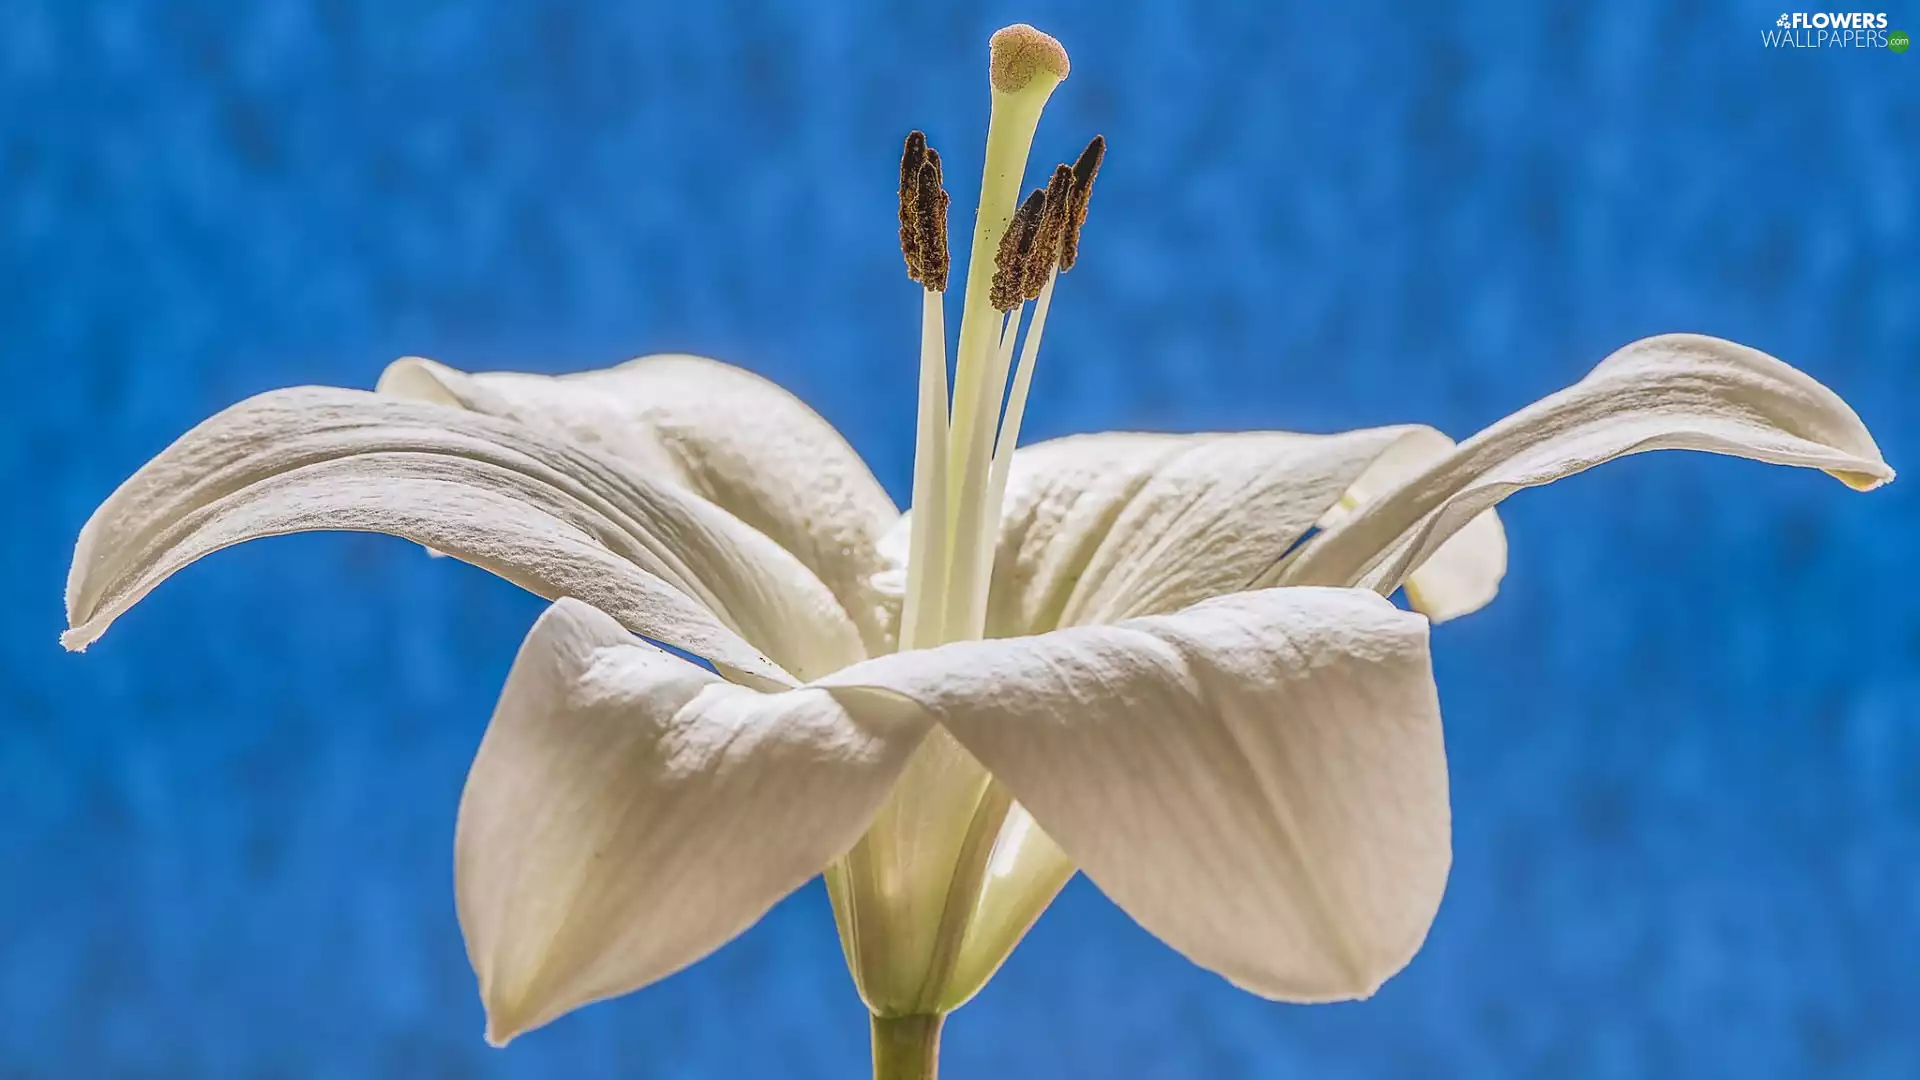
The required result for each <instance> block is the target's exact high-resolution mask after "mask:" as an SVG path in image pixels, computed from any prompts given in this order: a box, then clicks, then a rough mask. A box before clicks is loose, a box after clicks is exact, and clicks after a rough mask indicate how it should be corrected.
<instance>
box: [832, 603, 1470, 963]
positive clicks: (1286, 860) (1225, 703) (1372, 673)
mask: <svg viewBox="0 0 1920 1080" xmlns="http://www.w3.org/2000/svg"><path fill="white" fill-rule="evenodd" d="M818 685H824V686H831V687H837V688H841V690H840V691H839V694H840V696H841V698H842V700H843V701H848V702H850V703H851V702H853V701H855V700H857V699H856V698H852V697H849V696H848V695H847V691H848V690H851V689H853V688H860V689H861V690H863V691H865V692H867V693H871V694H873V695H874V696H876V697H893V696H900V697H904V698H905V699H906V700H907V701H910V702H912V703H914V704H915V705H917V706H918V707H919V708H921V709H924V710H926V711H927V712H929V713H930V714H931V715H932V716H934V717H935V718H936V719H937V720H938V721H939V722H940V723H941V724H943V725H944V726H945V728H946V730H947V731H948V732H950V733H951V734H952V735H953V736H954V737H955V738H956V739H958V740H959V742H960V743H961V745H962V746H964V747H965V748H966V749H967V750H968V751H969V752H971V753H972V754H973V755H974V756H975V757H976V758H978V759H979V761H980V762H981V763H982V764H983V765H985V766H986V768H987V769H988V770H989V771H990V772H991V773H992V774H993V775H994V777H995V778H996V779H997V780H999V781H1000V782H1001V783H1003V784H1005V785H1006V786H1007V788H1008V789H1010V791H1011V792H1012V794H1013V796H1014V798H1016V799H1018V800H1019V802H1020V804H1021V805H1022V806H1024V807H1025V808H1026V809H1027V810H1028V811H1030V812H1031V813H1032V815H1033V818H1034V820H1035V821H1036V822H1037V823H1038V824H1039V826H1040V827H1042V828H1044V829H1045V830H1046V834H1047V835H1048V836H1050V837H1051V838H1052V840H1053V841H1055V842H1057V843H1058V845H1059V847H1060V848H1061V849H1062V850H1063V851H1064V852H1065V854H1066V856H1067V857H1069V858H1071V859H1072V860H1073V861H1074V862H1076V863H1078V864H1079V865H1080V866H1081V867H1082V869H1084V870H1085V872H1086V873H1087V875H1088V876H1089V877H1090V878H1092V879H1093V881H1094V882H1095V883H1096V884H1098V885H1099V886H1100V887H1101V889H1103V890H1104V891H1105V892H1106V893H1107V895H1108V896H1110V897H1112V898H1113V900H1114V901H1115V902H1116V903H1118V904H1119V905H1120V906H1121V907H1122V908H1124V909H1126V911H1127V912H1128V913H1129V914H1131V915H1132V916H1133V917H1134V918H1135V919H1136V920H1138V921H1139V922H1140V924H1141V925H1142V926H1144V927H1146V928H1147V929H1148V930H1150V931H1152V932H1153V933H1154V934H1156V935H1158V936H1159V937H1160V938H1161V939H1163V940H1164V941H1166V942H1167V943H1168V944H1170V945H1172V946H1173V947H1174V948H1176V949H1178V950H1180V951H1181V952H1182V953H1184V954H1185V955H1187V956H1188V957H1189V958H1191V959H1192V960H1194V961H1195V962H1196V963H1199V964H1201V965H1203V966H1205V967H1207V968H1210V969H1212V970H1214V971H1216V972H1219V973H1220V974H1222V975H1224V976H1226V977H1227V978H1229V979H1231V980H1232V981H1234V982H1235V983H1237V984H1239V985H1241V986H1243V987H1245V988H1246V989H1249V990H1252V991H1254V992H1256V993H1259V994H1263V995H1266V996H1269V997H1275V998H1283V999H1287V1000H1292V1001H1326V1000H1335V999H1342V998H1353V997H1364V996H1366V995H1367V994H1370V993H1371V992H1372V991H1373V990H1374V989H1375V988H1377V987H1378V986H1379V985H1380V984H1381V983H1382V982H1383V981H1384V980H1385V979H1386V978H1387V977H1389V976H1390V975H1392V974H1393V973H1394V972H1396V971H1398V970H1399V969H1400V968H1401V967H1403V966H1404V965H1405V964H1406V963H1407V961H1408V960H1409V959H1411V958H1412V956H1413V954H1414V952H1415V951H1416V950H1417V949H1418V948H1419V946H1420V943H1421V942H1422V941H1423V940H1424V939H1425V936H1426V932H1427V928H1428V926H1429V925H1430V924H1431V922H1432V920H1433V917H1434V913H1435V912H1436V910H1437V909H1438V907H1439V903H1440V896H1441V893H1442V891H1443V889H1444V887H1445V883H1446V877H1447V870H1448V866H1449V863H1450V860H1451V850H1450V840H1449V829H1450V817H1449V810H1448V804H1447V774H1446V756H1445V751H1444V747H1443V745H1442V741H1441V733H1440V712H1439V703H1438V701H1437V698H1436V694H1435V690H1434V685H1433V678H1432V672H1431V668H1430V665H1429V661H1428V656H1427V620H1425V619H1424V618H1421V617H1420V616H1418V615H1413V614H1409V613H1407V612H1402V611H1399V610H1398V609H1396V608H1394V607H1393V606H1392V605H1391V604H1389V603H1387V602H1386V601H1385V600H1384V599H1381V598H1380V597H1379V596H1376V595H1373V594H1370V593H1367V592H1365V591H1362V590H1349V589H1274V590H1267V591H1263V592H1252V593H1238V594H1234V595H1230V596H1224V597H1220V598H1218V599H1214V600H1209V601H1206V602H1203V603H1201V604H1198V605H1195V606H1193V607H1190V608H1188V609H1186V610H1184V611H1181V612H1178V613H1176V614H1173V615H1164V616H1153V617H1148V618H1141V619H1134V620H1130V621H1127V622H1124V623H1120V624H1118V625H1113V626H1084V627H1075V628H1071V629H1066V630H1059V631H1055V632H1053V633H1049V634H1044V635H1041V636H1039V637H1034V638H1025V639H1018V638H1016V639H999V640H988V641H980V642H967V643H960V644H953V645H945V646H941V647H940V648H937V649H929V650H924V651H918V652H909V653H901V654H897V655H894V656H887V657H881V658H879V659H875V660H870V661H867V662H865V663H862V664H859V665H856V666H854V667H852V668H849V669H847V670H846V671H842V672H838V673H836V674H834V675H831V676H828V677H827V678H826V679H824V680H821V682H820V683H819V684H818ZM1055 887H1057V883H1055Z"/></svg>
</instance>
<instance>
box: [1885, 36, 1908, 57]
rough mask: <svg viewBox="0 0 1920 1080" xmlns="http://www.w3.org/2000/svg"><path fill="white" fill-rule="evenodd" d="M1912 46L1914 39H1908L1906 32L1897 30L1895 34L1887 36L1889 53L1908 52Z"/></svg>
mask: <svg viewBox="0 0 1920 1080" xmlns="http://www.w3.org/2000/svg"><path fill="white" fill-rule="evenodd" d="M1910 44H1912V39H1910V38H1908V37H1907V32H1906V31H1905V30H1895V31H1894V32H1893V33H1891V34H1888V35H1887V51H1889V52H1897V53H1903V52H1906V51H1907V46H1908V45H1910Z"/></svg>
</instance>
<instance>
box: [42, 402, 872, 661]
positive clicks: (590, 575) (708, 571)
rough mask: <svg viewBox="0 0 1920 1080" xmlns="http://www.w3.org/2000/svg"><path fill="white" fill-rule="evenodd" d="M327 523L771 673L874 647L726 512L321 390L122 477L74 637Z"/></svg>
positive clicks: (93, 529)
mask: <svg viewBox="0 0 1920 1080" xmlns="http://www.w3.org/2000/svg"><path fill="white" fill-rule="evenodd" d="M318 529H342V530H353V531H370V532H384V533H390V534H392V535H396V536H402V537H406V538H407V539H410V540H413V541H415V542H417V543H420V544H424V545H426V546H428V547H430V548H433V549H435V550H438V551H442V552H445V553H447V554H449V555H452V556H454V557H456V558H459V559H461V560H463V561H466V562H469V563H472V564H474V565H476V566H479V567H481V568H482V569H485V570H489V571H491V572H493V573H495V574H498V575H500V576H501V577H504V578H506V579H507V580H509V581H512V582H514V583H515V584H517V585H520V586H521V587H523V588H526V589H529V590H531V591H533V592H536V593H539V594H540V595H542V596H546V597H549V598H553V597H558V596H562V595H566V596H576V597H580V598H582V599H585V600H588V601H590V602H592V603H594V604H596V605H598V606H600V607H601V608H603V609H604V610H606V611H609V612H612V613H614V614H615V615H617V616H618V617H619V618H620V620H621V621H622V622H623V623H624V624H625V625H627V626H628V628H629V629H631V630H633V631H635V632H637V633H641V634H645V635H647V636H649V637H652V638H655V639H656V640H660V641H664V642H667V643H668V644H671V645H674V646H676V647H678V648H682V649H685V650H687V651H689V652H692V653H695V654H697V655H700V656H702V657H705V658H707V659H709V660H711V661H712V662H713V663H714V664H715V665H716V666H719V667H721V668H723V669H724V670H726V671H728V672H729V673H731V674H735V675H738V676H739V677H741V678H744V679H748V680H750V681H752V682H754V683H755V684H756V685H760V686H781V685H791V684H792V683H793V679H792V678H791V677H790V676H788V675H787V670H791V671H793V672H795V673H797V674H798V675H799V676H800V677H802V678H805V677H807V676H809V675H813V674H818V673H821V672H824V671H830V670H833V669H835V668H838V667H841V666H843V665H845V664H847V663H849V662H851V661H852V660H855V659H857V658H858V657H859V656H861V655H862V650H861V648H860V645H859V642H858V639H857V636H856V635H855V633H854V630H853V628H852V626H851V625H850V624H849V623H848V621H847V619H846V618H845V616H844V615H843V614H842V613H841V612H840V609H839V606H838V604H836V603H835V602H834V600H833V597H832V596H831V595H829V594H828V593H827V591H826V589H825V588H824V587H823V586H822V585H821V584H820V583H819V581H818V580H816V579H815V578H814V577H813V575H812V574H811V573H809V572H808V571H807V569H806V568H805V567H804V566H801V565H800V564H799V562H798V561H797V560H795V559H794V558H793V557H792V556H790V555H788V554H787V553H786V552H785V551H783V550H782V549H781V548H780V547H779V546H778V545H776V544H774V543H773V542H772V541H770V540H768V539H767V538H766V537H765V536H762V535H761V534H759V533H758V532H756V531H754V530H753V529H751V528H748V527H747V526H745V525H743V524H742V523H740V522H739V521H737V520H735V519H734V518H732V517H731V516H730V515H728V514H727V513H726V512H725V511H722V510H720V509H719V508H717V507H714V506H712V505H711V504H709V503H706V502H704V501H703V500H700V499H697V498H693V497H691V496H690V495H688V494H687V493H685V492H683V491H681V490H680V489H678V488H676V487H674V486H672V485H668V484H660V483H656V482H653V481H650V480H647V479H646V478H644V477H640V476H637V475H635V474H634V472H633V470H632V469H630V468H628V467H626V466H624V465H622V464H620V463H619V462H616V461H614V460H612V459H610V458H607V457H605V456H603V455H600V454H597V453H595V452H593V451H590V450H587V449H584V448H582V447H578V446H575V445H572V444H570V443H567V442H566V441H564V440H560V439H556V438H553V437H551V436H548V435H545V434H543V433H541V432H538V431H535V430H533V429H531V428H527V427H525V426H523V425H520V424H516V423H513V422H511V421H505V420H497V419H494V418H491V417H487V416H482V415H478V414H475V413H469V412H465V411H462V410H459V409H450V408H445V407H442V406H437V405H426V404H421V403H418V402H411V401H400V400H396V399H393V398H388V397H380V396H377V395H374V394H370V393H365V392H362V391H356V390H337V389H332V388H326V387H302V388H295V389H290V390H277V391H273V392H271V393H267V394H262V395H260V396H258V397H255V398H250V399H248V400H247V401H244V402H241V403H240V404H238V405H235V406H233V407H232V408H229V409H227V410H225V411H224V412H222V413H220V414H219V415H217V416H214V417H213V418H212V419H209V420H207V421H206V422H205V423H202V424H201V425H200V426H198V427H196V428H194V429H193V430H192V431H190V432H188V433H187V434H186V435H184V436H182V437H181V438H180V439H179V440H178V441H177V442H175V443H174V444H173V445H172V446H170V447H168V448H167V449H166V450H164V451H162V452H161V454H160V455H159V456H158V457H156V458H155V459H154V460H152V461H150V462H148V463H147V464H146V465H145V466H144V467H142V468H141V469H140V471H139V472H137V473H136V474H134V476H133V477H132V478H130V479H129V480H127V482H126V483H124V484H122V485H121V486H120V488H119V490H117V491H115V492H114V494H113V495H112V496H111V497H110V498H108V499H107V501H106V502H105V503H104V504H102V505H101V507H100V508H99V509H98V510H96V511H95V512H94V514H93V517H92V518H91V519H90V520H89V521H88V522H87V524H86V527H85V528H84V529H82V531H81V533H80V539H79V542H78V544H77V545H76V548H75V551H74V561H73V568H72V570H71V572H70V574H69V576H68V582H67V617H68V622H69V625H70V626H71V627H72V629H70V630H68V631H67V633H66V634H65V635H63V636H62V638H61V640H62V642H63V643H64V644H66V645H67V647H68V648H71V649H81V648H85V647H86V646H87V644H88V643H90V642H92V641H93V640H95V639H96V638H98V637H99V636H100V635H101V634H102V633H104V632H105V631H106V629H107V627H108V625H110V624H111V623H112V622H113V620H114V619H115V618H117V617H118V616H119V615H120V614H121V613H122V612H124V611H126V610H127V609H128V608H130V607H132V606H133V605H134V604H135V603H136V602H138V601H139V600H140V598H141V597H143V596H145V595H146V594H147V593H148V592H149V591H150V590H152V589H153V588H154V587H155V586H156V585H158V584H159V583H160V582H161V581H163V580H165V579H166V578H167V577H168V576H169V575H171V574H173V573H174V572H175V571H177V570H179V569H181V568H182V567H184V566H186V565H187V564H189V563H191V562H193V561H194V560H195V559H198V558H200V557H201V556H203V555H207V554H210V553H211V552H214V551H217V550H219V549H221V548H223V547H228V546H230V545H233V544H237V543H240V542H242V541H245V540H251V539H255V538H258V537H263V536H276V535H281V534H285V533H292V532H303V531H309V530H318ZM743 639H744V640H743ZM749 643H751V644H749ZM769 656H771V657H772V659H768V657H769Z"/></svg>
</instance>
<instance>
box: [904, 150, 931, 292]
mask: <svg viewBox="0 0 1920 1080" xmlns="http://www.w3.org/2000/svg"><path fill="white" fill-rule="evenodd" d="M926 160H927V135H926V132H923V131H913V132H909V133H908V134H907V146H906V149H905V150H904V151H902V152H901V154H900V254H901V255H902V256H904V257H905V258H906V260H907V277H908V278H909V279H911V280H913V281H922V280H924V279H925V276H926V268H925V265H924V263H923V259H922V253H921V249H920V217H921V214H920V209H919V206H918V200H919V197H920V167H921V166H922V165H924V164H926Z"/></svg>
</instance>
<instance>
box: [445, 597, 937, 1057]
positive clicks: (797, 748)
mask: <svg viewBox="0 0 1920 1080" xmlns="http://www.w3.org/2000/svg"><path fill="white" fill-rule="evenodd" d="M925 731H926V721H925V719H924V718H922V717H919V716H917V715H905V714H901V713H900V712H899V710H888V709H878V710H868V712H867V714H863V713H861V712H858V711H853V710H849V709H846V708H843V707H842V706H841V705H840V703H839V702H837V701H836V700H835V698H834V696H833V695H832V694H831V693H829V692H827V691H825V690H819V689H799V690H791V691H787V692H783V693H776V694H762V693H760V692H758V691H755V690H751V689H748V688H746V687H742V686H737V685H734V684H732V683H728V682H726V681H724V680H722V679H720V678H719V677H717V676H715V675H713V674H712V673H710V672H708V671H706V670H704V669H702V668H699V667H697V666H695V665H693V664H690V663H687V662H686V661H684V660H681V659H679V658H677V657H674V656H672V655H669V654H668V653H666V652H664V651H662V650H660V649H656V648H654V647H652V646H650V645H647V644H646V643H644V642H641V641H639V640H638V639H636V638H634V637H633V636H632V635H631V634H628V633H627V632H626V631H625V630H624V629H623V628H622V627H621V625H620V624H619V623H618V622H616V621H615V620H613V619H612V618H611V617H609V616H607V615H606V614H604V613H602V612H600V611H597V610H595V609H594V608H592V607H590V606H588V605H586V604H583V603H580V602H578V601H574V600H561V601H560V602H558V603H556V604H554V605H553V607H551V608H549V609H548V611H547V613H546V614H545V615H543V616H542V617H541V618H540V621H539V622H538V623H536V624H535V626H534V628H533V630H532V632H531V633H529V634H528V636H527V640H526V643H525V644H524V645H523V646H522V647H521V650H520V655H519V657H518V659H516V660H515V661H514V666H513V671H512V673H511V675H509V676H508V679H507V685H506V688H505V690H503V691H502V692H501V696H500V704H499V708H498V709H497V710H496V711H495V713H494V717H493V723H492V725H491V726H490V727H489V728H488V729H487V735H486V738H485V739H484V740H483V741H482V742H481V745H480V752H479V755H478V756H477V757H476V758H475V760H474V763H473V771H472V773H471V774H470V775H469V776H468V779H467V788H466V792H465V794H464V795H463V796H462V798H461V802H460V821H459V827H458V830H457V836H456V838H455V845H454V846H455V878H456V894H457V899H458V905H459V911H460V925H461V928H462V930H463V931H464V932H465V934H466V939H467V952H468V956H469V958H470V959H471V960H472V962H473V968H474V971H475V973H476V974H477V975H478V977H479V981H480V991H481V996H482V999H483V1000H484V1001H485V1003H486V1007H487V1037H488V1038H489V1039H491V1040H492V1041H494V1042H495V1043H502V1042H505V1041H506V1040H508V1039H511V1038H512V1037H514V1036H515V1035H518V1034H520V1033H521V1032H524V1031H527V1030H529V1029H531V1028H535V1027H538V1026H540V1025H541V1024H544V1023H546V1022H547V1021H549V1020H552V1019H554V1018H555V1017H557V1016H559V1015H561V1014H562V1013H565V1012H567V1011H569V1010H571V1009H574V1008H578V1007H579V1006H581V1005H585V1004H587V1003H589V1002H592V1001H598V1000H600V999H602V998H606V997H611V996H614V995H616V994H621V993H625V992H627V991H629V990H633V989H637V988H638V987H640V986H643V985H646V984H647V983H650V982H653V981H654V980H656V979H660V978H663V977H665V976H667V975H669V974H672V973H673V972H675V971H677V970H679V969H680V968H682V967H685V966H686V965H688V964H690V963H692V962H694V961H695V960H698V959H700V958H701V957H702V956H705V955H706V954H707V953H709V952H711V951H713V950H714V949H716V948H718V947H719V946H720V945H722V944H724V943H725V942H727V941H728V940H730V939H731V938H733V937H734V936H735V935H737V934H739V933H740V932H741V931H742V930H744V929H746V928H747V927H748V926H750V925H752V924H753V923H754V921H755V920H757V919H759V917H760V916H761V915H762V914H764V913H765V912H766V910H767V908H769V907H771V906H772V905H773V904H774V903H775V902H776V901H778V900H779V899H780V898H781V897H783V896H785V895H786V894H787V893H789V892H791V891H793V890H794V889H795V888H797V887H798V886H799V885H800V884H802V883H803V882H805V881H806V880H807V879H808V878H811V877H813V876H814V875H815V874H817V873H819V872H820V870H821V868H822V867H823V866H825V865H826V864H827V862H828V861H829V860H831V859H833V858H835V857H836V856H838V855H839V854H841V853H842V852H843V851H845V850H846V849H847V848H848V847H850V846H852V844H853V843H854V841H855V840H857V839H858V838H859V836H860V833H861V832H862V830H864V829H865V828H866V825H867V822H868V821H869V820H870V819H871V818H872V817H873V815H874V813H875V812H876V811H877V810H878V809H879V807H880V804H881V802H882V801H883V800H884V799H885V798H886V796H887V793H888V791H889V790H890V789H891V788H892V786H893V783H894V780H895V778H896V777H897V776H898V775H899V773H900V770H901V768H902V767H903V766H904V764H905V762H906V759H907V757H908V755H909V754H910V753H911V752H912V750H913V748H914V747H915V746H916V745H917V744H918V743H919V741H920V738H921V737H922V736H923V735H924V734H925Z"/></svg>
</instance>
